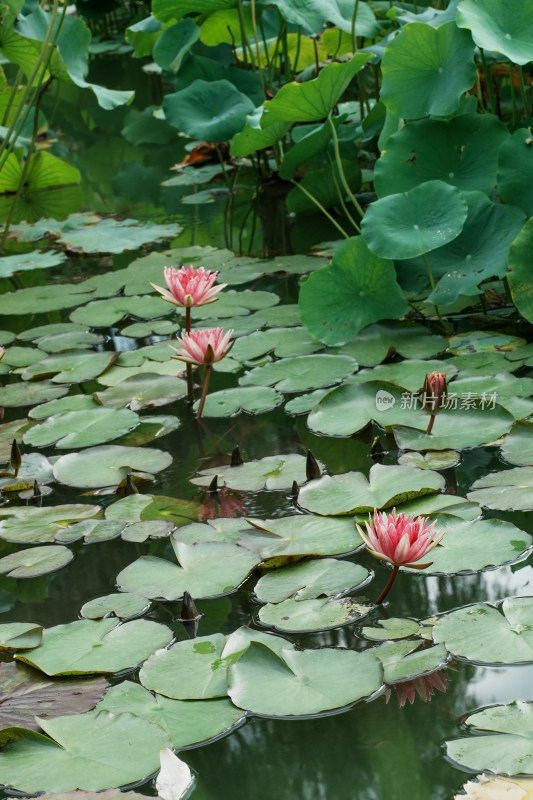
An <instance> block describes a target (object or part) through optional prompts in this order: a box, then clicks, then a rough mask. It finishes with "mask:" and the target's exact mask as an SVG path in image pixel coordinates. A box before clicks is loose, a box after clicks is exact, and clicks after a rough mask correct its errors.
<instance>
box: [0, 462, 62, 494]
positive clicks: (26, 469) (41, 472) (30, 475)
mask: <svg viewBox="0 0 533 800" xmlns="http://www.w3.org/2000/svg"><path fill="white" fill-rule="evenodd" d="M51 480H53V471H52V464H51V463H50V461H49V460H48V459H47V458H46V456H43V455H41V453H25V454H24V456H23V459H22V465H21V467H20V469H19V473H18V476H17V478H16V479H11V478H3V479H2V478H0V487H5V485H6V482H8V483H10V484H11V485H13V484H15V485H16V484H17V482H21V483H31V484H33V481H38V482H39V483H48V482H49V481H51ZM4 490H5V488H4Z"/></svg>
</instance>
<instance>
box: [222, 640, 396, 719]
mask: <svg viewBox="0 0 533 800" xmlns="http://www.w3.org/2000/svg"><path fill="white" fill-rule="evenodd" d="M381 680H382V668H381V664H380V662H379V660H378V659H377V658H376V657H375V656H374V655H373V654H372V653H369V652H366V653H358V652H355V651H354V650H336V649H334V648H324V649H319V650H293V649H289V648H288V647H287V648H284V649H281V650H280V652H279V654H277V653H275V652H274V651H273V650H271V649H270V648H269V647H266V646H265V645H264V644H260V643H256V642H251V643H250V645H249V647H248V649H247V650H246V652H245V653H244V655H242V656H241V657H240V658H239V660H238V661H237V662H236V663H235V664H233V665H231V666H230V667H229V669H228V684H229V688H228V694H229V696H230V697H231V700H232V701H233V703H234V704H235V705H236V706H238V707H239V708H245V709H247V710H249V711H251V712H252V713H254V714H258V715H261V716H267V717H293V716H294V717H298V716H307V715H311V714H319V713H321V712H324V711H332V710H334V709H337V708H342V707H344V706H348V705H351V704H352V703H355V702H357V700H361V699H362V698H364V697H368V696H369V695H371V694H373V692H375V691H376V690H377V689H379V687H380V686H381Z"/></svg>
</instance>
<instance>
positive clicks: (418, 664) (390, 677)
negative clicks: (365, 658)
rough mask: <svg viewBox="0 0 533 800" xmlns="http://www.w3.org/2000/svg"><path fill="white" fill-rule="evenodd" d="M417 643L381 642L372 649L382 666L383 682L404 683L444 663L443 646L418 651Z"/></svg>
mask: <svg viewBox="0 0 533 800" xmlns="http://www.w3.org/2000/svg"><path fill="white" fill-rule="evenodd" d="M419 646H420V643H419V642H413V641H405V642H383V644H380V645H378V646H377V647H375V648H373V649H372V651H371V652H372V653H374V655H376V656H377V657H378V658H379V660H380V661H381V663H382V664H383V673H384V674H383V680H384V681H385V682H386V683H395V682H396V681H406V680H411V679H412V678H416V677H418V676H419V675H423V674H425V673H427V672H433V671H434V670H436V669H439V668H440V667H442V666H444V664H445V663H446V657H447V653H446V648H445V647H443V645H441V644H439V645H435V646H434V647H426V648H423V649H420V650H419V649H418V648H419Z"/></svg>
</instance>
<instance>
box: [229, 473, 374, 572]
mask: <svg viewBox="0 0 533 800" xmlns="http://www.w3.org/2000/svg"><path fill="white" fill-rule="evenodd" d="M311 485H312V484H311ZM250 523H251V526H250V527H249V528H244V529H243V530H241V531H240V532H239V539H238V541H239V544H241V545H242V546H243V547H247V548H248V549H249V550H251V551H252V552H256V553H259V554H260V556H261V557H262V558H273V557H276V556H298V555H316V556H330V555H340V554H344V553H351V552H353V551H354V550H356V549H357V548H358V547H360V546H361V544H362V540H361V537H360V536H359V534H358V533H357V529H356V527H355V525H354V523H353V521H352V520H351V519H350V520H347V519H328V520H326V519H324V518H323V517H318V516H315V515H314V514H305V515H301V514H300V515H298V516H292V517H282V518H281V519H267V520H265V521H264V522H259V521H255V520H250Z"/></svg>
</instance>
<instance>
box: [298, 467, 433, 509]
mask: <svg viewBox="0 0 533 800" xmlns="http://www.w3.org/2000/svg"><path fill="white" fill-rule="evenodd" d="M444 485H445V481H444V478H443V477H442V475H439V474H438V473H437V472H432V471H431V470H427V469H423V470H420V469H416V468H415V467H398V466H384V465H382V464H374V466H373V467H371V469H370V473H369V479H368V480H367V478H366V477H365V476H364V475H363V473H362V472H346V473H344V474H343V475H334V476H333V477H330V476H329V475H324V476H322V478H319V479H318V480H316V481H312V482H311V483H309V484H308V485H307V486H304V487H302V489H301V490H300V494H299V495H298V504H299V505H301V506H302V508H305V509H307V510H308V511H312V512H313V513H316V514H326V515H327V514H353V513H355V512H359V513H361V512H364V511H373V510H374V508H378V509H383V508H392V506H395V505H399V504H400V503H402V502H404V501H405V500H410V499H412V498H413V497H416V496H418V495H421V494H432V493H433V492H438V491H440V490H442V489H443V488H444Z"/></svg>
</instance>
